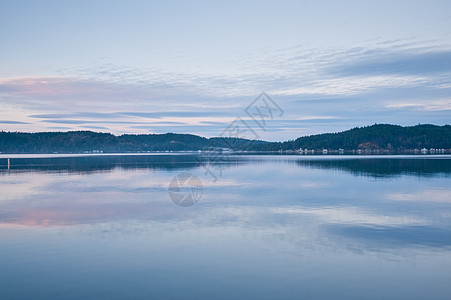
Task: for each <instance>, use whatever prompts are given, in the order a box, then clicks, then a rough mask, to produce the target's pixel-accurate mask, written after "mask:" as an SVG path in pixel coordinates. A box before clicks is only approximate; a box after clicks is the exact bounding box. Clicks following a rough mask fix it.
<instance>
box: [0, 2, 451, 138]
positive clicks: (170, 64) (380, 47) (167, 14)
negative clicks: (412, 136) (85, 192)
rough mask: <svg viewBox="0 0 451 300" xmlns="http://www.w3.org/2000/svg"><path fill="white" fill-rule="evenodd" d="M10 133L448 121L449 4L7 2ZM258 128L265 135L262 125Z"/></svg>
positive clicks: (271, 134) (1, 95)
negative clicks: (256, 111)
mask: <svg viewBox="0 0 451 300" xmlns="http://www.w3.org/2000/svg"><path fill="white" fill-rule="evenodd" d="M0 41H1V43H0V45H1V46H0V129H2V130H11V131H33V132H35V131H67V130H94V131H102V132H112V133H115V134H122V133H164V132H177V133H194V134H199V135H203V136H218V135H220V134H221V132H222V131H223V130H224V129H225V128H226V127H227V126H228V124H229V123H230V122H231V121H233V120H234V119H235V118H236V117H238V116H240V117H242V118H243V119H245V120H246V113H245V112H244V109H245V108H246V107H247V106H248V105H249V104H250V103H251V102H252V101H253V100H254V99H255V97H257V96H258V95H259V94H260V93H261V92H262V91H265V92H266V93H267V94H268V95H269V96H270V97H271V98H272V99H273V100H274V101H275V102H276V103H277V104H278V105H279V106H280V107H281V108H282V109H283V110H284V114H283V116H281V117H280V118H276V119H275V120H272V121H271V122H269V123H268V128H267V130H266V131H263V130H259V131H258V135H259V137H260V138H262V139H266V140H284V139H291V138H296V137H298V136H301V135H306V134H315V133H322V132H335V131H341V130H346V129H349V128H352V127H355V126H363V125H370V124H374V123H394V124H400V125H415V124H418V123H434V124H439V125H442V124H449V123H451V122H450V119H451V118H450V117H451V2H449V1H427V2H426V1H245V3H243V1H158V2H157V1H127V2H125V1H3V0H1V1H0ZM256 130H258V129H256Z"/></svg>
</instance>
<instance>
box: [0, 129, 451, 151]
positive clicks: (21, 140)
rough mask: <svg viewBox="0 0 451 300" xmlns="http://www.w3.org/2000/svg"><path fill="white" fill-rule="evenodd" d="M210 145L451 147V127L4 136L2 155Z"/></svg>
mask: <svg viewBox="0 0 451 300" xmlns="http://www.w3.org/2000/svg"><path fill="white" fill-rule="evenodd" d="M208 147H218V148H232V149H234V150H254V151H279V150H295V149H300V148H302V149H344V150H353V149H369V150H378V149H386V150H395V151H399V150H405V149H422V148H427V149H429V148H437V149H442V148H443V149H451V126H450V125H445V126H435V125H417V126H409V127H402V126H398V125H386V124H377V125H372V126H367V127H359V128H353V129H350V130H347V131H344V132H339V133H326V134H318V135H311V136H305V137H300V138H298V139H296V140H292V141H286V142H273V143H268V142H263V141H252V142H251V141H249V140H245V139H236V138H209V139H208V138H204V137H200V136H196V135H192V134H174V133H166V134H142V135H133V134H124V135H121V136H115V135H112V134H110V133H97V132H92V131H70V132H39V133H21V132H4V131H2V132H0V152H2V153H55V152H57V153H83V152H92V151H95V152H96V151H103V152H105V153H118V152H143V151H196V150H204V149H206V148H208Z"/></svg>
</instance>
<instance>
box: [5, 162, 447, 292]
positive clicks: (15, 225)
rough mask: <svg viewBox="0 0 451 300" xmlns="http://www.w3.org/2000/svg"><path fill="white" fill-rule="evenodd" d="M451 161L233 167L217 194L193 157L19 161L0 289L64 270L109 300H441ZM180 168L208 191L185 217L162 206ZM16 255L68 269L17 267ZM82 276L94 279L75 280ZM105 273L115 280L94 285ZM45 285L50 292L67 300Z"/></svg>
mask: <svg viewBox="0 0 451 300" xmlns="http://www.w3.org/2000/svg"><path fill="white" fill-rule="evenodd" d="M19 162H20V163H19ZM450 162H451V159H449V158H447V157H429V158H411V157H395V158H374V159H370V158H354V157H345V158H343V157H342V158H338V157H337V158H331V157H318V158H316V157H313V158H312V157H296V156H265V157H255V156H240V157H236V159H235V160H234V161H231V163H230V165H229V166H228V167H227V169H226V170H225V171H224V173H223V176H222V177H220V178H219V180H218V181H216V182H214V181H213V180H212V179H211V178H210V177H209V176H208V174H206V173H205V169H204V165H203V163H202V162H199V160H197V159H196V156H195V155H174V156H171V155H159V156H143V157H141V156H139V157H136V156H135V157H129V156H127V157H102V156H101V157H89V158H87V157H82V158H59V159H58V160H56V161H55V160H53V158H47V159H45V160H42V159H41V160H25V159H24V160H22V161H17V165H16V166H17V170H19V171H14V168H15V167H13V169H11V170H9V171H8V170H5V169H3V170H2V171H1V172H0V190H1V191H2V193H1V194H0V238H1V239H0V240H1V242H0V243H2V247H0V257H3V258H5V257H8V259H9V260H8V262H7V261H5V259H0V263H2V266H3V267H4V269H3V270H2V271H0V279H1V280H2V282H4V284H3V285H2V284H0V287H2V288H3V287H6V290H10V293H13V290H12V288H11V287H10V286H14V282H15V281H14V280H13V279H10V278H9V277H8V276H7V275H8V274H11V273H12V274H17V272H22V273H26V268H27V267H26V265H27V264H31V265H33V266H35V267H36V268H38V269H39V266H41V267H42V268H48V266H49V265H52V264H54V265H55V270H57V268H58V266H60V265H61V264H63V265H66V268H67V269H69V270H72V271H73V272H74V274H76V275H74V277H73V278H72V279H73V280H78V282H80V284H81V287H82V288H81V289H80V290H85V291H93V290H94V289H92V288H91V290H90V289H89V288H87V286H89V282H90V281H91V282H92V280H94V281H95V282H99V285H100V286H102V288H103V289H104V291H105V294H104V295H107V296H114V295H116V296H117V295H124V294H123V289H125V287H124V286H123V285H122V283H123V282H128V283H129V285H130V286H133V287H134V291H135V292H136V293H137V294H136V295H135V296H137V297H142V296H143V295H152V296H154V297H157V298H164V297H169V298H170V297H171V296H172V297H174V298H180V297H183V298H199V297H213V296H214V295H220V296H218V297H217V298H221V297H223V298H231V297H232V298H233V297H237V296H243V295H247V296H249V297H251V298H265V297H269V298H273V297H279V298H280V297H281V298H293V299H298V298H300V295H303V296H304V297H313V298H334V297H337V295H341V296H342V297H343V298H356V299H360V298H368V297H371V296H372V295H373V296H374V295H377V298H415V296H421V297H427V296H431V295H433V298H440V297H441V296H446V295H449V294H450V292H451V289H450V288H449V284H448V283H449V280H450V275H449V274H450V273H449V269H450V268H451V185H450V176H449V175H450V174H451V165H450ZM181 170H183V171H186V170H188V171H189V172H192V173H193V174H196V176H198V177H199V178H200V179H201V180H202V183H203V186H204V195H203V197H202V198H201V200H200V202H199V203H197V204H196V205H195V206H193V207H190V208H181V207H178V206H176V205H175V204H173V203H172V201H171V200H170V199H169V196H168V191H167V187H168V184H169V182H170V181H171V179H172V178H173V177H174V176H175V175H176V174H178V172H180V171H181ZM356 175H359V176H356ZM360 175H364V176H360ZM21 247H27V249H30V250H29V251H30V253H29V254H27V255H25V257H27V258H29V257H33V255H34V256H35V257H40V256H39V255H40V253H42V252H44V253H46V252H45V251H50V252H52V251H53V252H52V253H56V254H57V255H56V256H57V257H58V255H60V256H61V257H63V258H64V259H67V260H68V261H73V265H72V264H70V263H64V262H61V261H60V260H58V258H52V259H48V260H43V261H45V263H46V264H45V266H42V265H40V261H42V260H34V259H32V258H29V260H28V261H27V260H26V259H24V258H23V257H24V256H23V255H24V254H23V250H22V248H21ZM43 249H44V250H43ZM55 249H56V250H55ZM20 253H22V256H21V254H20ZM85 257H94V258H95V259H96V260H95V261H94V262H93V261H92V260H89V263H88V260H87V259H85ZM9 261H11V262H9ZM14 262H15V263H14ZM84 264H87V265H88V266H89V267H87V268H88V269H89V268H90V270H91V273H89V274H88V275H87V274H85V273H83V274H85V277H82V278H80V272H81V271H79V270H78V269H77V267H78V265H84ZM89 264H91V265H89ZM118 264H119V266H118ZM92 265H94V267H93V266H92ZM110 265H114V266H117V270H116V271H115V272H113V273H114V274H116V275H115V276H117V278H118V282H116V281H114V280H113V281H112V280H111V279H110V280H105V281H103V280H101V279H99V278H103V277H102V276H105V274H110V272H111V270H110V269H109V267H108V266H110ZM412 265H414V266H415V267H412ZM92 268H94V271H93V270H92ZM46 270H47V269H46ZM55 270H53V271H51V272H50V273H51V274H59V273H58V272H57V271H55ZM77 270H78V271H77ZM47 271H48V270H47ZM52 272H53V273H52ZM136 273H139V274H140V275H139V276H138V278H141V279H137V276H136ZM420 274H423V275H421V276H420ZM29 276H31V277H32V278H33V280H38V281H39V279H36V276H32V275H29ZM62 277H63V278H66V279H67V277H65V276H64V275H62ZM187 277H188V278H195V279H196V280H194V279H193V280H188V281H186V280H187V279H186V278H187ZM424 277H427V279H424ZM84 278H86V279H84ZM130 278H133V279H134V280H133V281H132V280H131V279H130ZM144 278H152V280H147V281H145V282H142V284H140V282H141V281H140V280H143V279H144ZM318 278H321V280H320V282H321V283H318V282H319V281H318V280H319V279H318ZM55 280H56V279H48V282H47V284H48V286H49V289H50V288H53V290H56V291H57V290H58V287H55V285H56V284H57V283H58V284H60V285H61V286H64V287H65V288H66V290H67V289H70V288H69V287H68V284H65V283H62V282H59V281H57V280H56V281H55ZM199 281H200V282H202V286H200V285H199ZM17 282H19V281H17ZM17 282H16V284H18V283H17ZM168 282H170V283H171V284H169V283H168ZM174 282H181V283H180V284H181V286H182V287H183V289H182V290H183V292H182V290H174V289H173V288H174ZM393 282H397V283H398V284H399V286H398V287H393V286H391V284H392V283H393ZM8 283H9V284H8ZM219 283H221V284H219ZM351 283H352V284H351ZM411 283H414V285H413V286H412V284H411ZM204 284H205V285H208V286H209V291H210V292H211V293H210V292H207V291H206V290H204V289H203V288H202V287H203V286H204ZM356 284H357V285H358V286H361V287H362V286H363V287H365V289H364V291H360V293H355V292H356V290H355V285H356ZM119 287H121V288H120V289H119ZM257 287H258V288H257ZM325 287H327V288H325ZM381 287H382V290H383V291H380V289H381ZM171 288H172V289H171ZM425 289H426V290H427V289H434V291H436V294H428V295H426V294H424V290H425ZM34 291H35V292H37V293H38V294H39V295H43V292H42V291H40V292H39V291H36V290H34ZM140 291H142V294H140ZM390 291H397V293H395V294H391V292H390ZM62 293H63V292H62ZM72 293H75V295H78V296H80V297H81V296H82V294H80V292H77V291H72ZM149 293H150V294H149ZM171 293H172V294H171ZM44 294H45V293H44ZM0 295H1V292H0ZM8 295H11V294H8ZM52 295H53V296H55V294H52ZM90 295H92V294H90ZM96 295H97V294H96ZM168 295H170V296H168ZM356 295H357V296H356ZM395 295H396V296H397V295H401V297H395ZM22 296H23V295H22ZM97 296H99V295H97ZM113 298H114V297H113ZM442 298H446V297H442Z"/></svg>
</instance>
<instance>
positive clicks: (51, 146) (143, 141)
mask: <svg viewBox="0 0 451 300" xmlns="http://www.w3.org/2000/svg"><path fill="white" fill-rule="evenodd" d="M249 142H250V141H249V140H245V139H235V138H210V139H207V138H204V137H200V136H197V135H192V134H174V133H166V134H141V135H133V134H124V135H121V136H115V135H112V134H110V133H98V132H92V131H69V132H38V133H22V132H4V131H2V132H0V152H1V153H55V152H56V153H85V152H95V153H96V152H105V153H118V152H145V151H190V150H191V151H195V150H202V149H206V148H209V147H217V148H237V149H240V148H243V146H244V145H249ZM261 143H266V142H263V141H252V144H254V145H258V144H261ZM235 146H236V147H235Z"/></svg>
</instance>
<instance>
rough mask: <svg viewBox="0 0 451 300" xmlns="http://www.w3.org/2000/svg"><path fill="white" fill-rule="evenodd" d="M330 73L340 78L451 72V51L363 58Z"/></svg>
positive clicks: (380, 55)
mask: <svg viewBox="0 0 451 300" xmlns="http://www.w3.org/2000/svg"><path fill="white" fill-rule="evenodd" d="M328 72H330V73H333V74H336V75H339V76H357V75H359V76H360V75H365V76H377V75H412V76H424V75H425V74H433V75H436V74H437V73H449V72H451V51H449V50H445V51H427V52H424V53H423V52H419V53H415V52H411V51H404V52H385V53H377V54H376V55H369V57H362V58H359V59H357V61H351V62H349V63H344V64H342V65H338V66H335V67H332V68H330V69H329V70H328Z"/></svg>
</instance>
